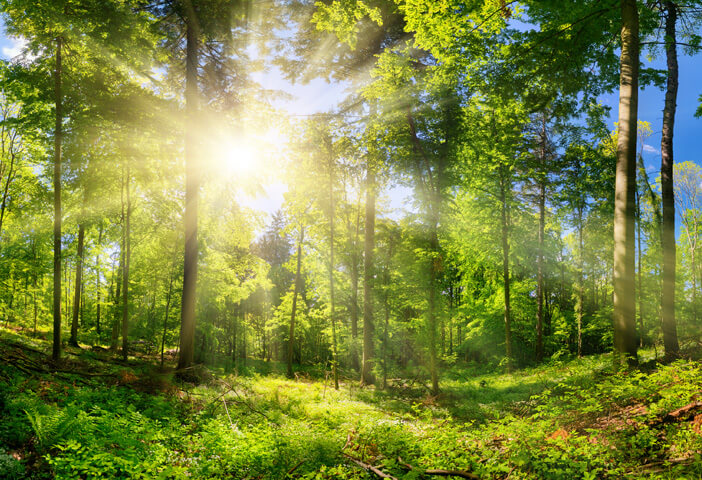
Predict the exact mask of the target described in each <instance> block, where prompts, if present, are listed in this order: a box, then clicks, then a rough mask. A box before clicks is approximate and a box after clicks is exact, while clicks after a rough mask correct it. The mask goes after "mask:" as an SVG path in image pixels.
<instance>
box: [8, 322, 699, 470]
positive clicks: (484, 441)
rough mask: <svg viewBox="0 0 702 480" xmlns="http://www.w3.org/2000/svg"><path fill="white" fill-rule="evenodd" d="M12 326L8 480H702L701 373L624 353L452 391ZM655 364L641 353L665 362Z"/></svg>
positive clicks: (471, 375)
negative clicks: (165, 359) (173, 353)
mask: <svg viewBox="0 0 702 480" xmlns="http://www.w3.org/2000/svg"><path fill="white" fill-rule="evenodd" d="M49 351H50V344H49V342H48V341H45V340H38V339H32V338H31V337H29V336H25V335H23V334H21V333H18V332H14V331H11V330H7V329H0V478H3V479H19V478H81V479H88V478H163V479H166V478H203V479H205V478H208V479H209V478H235V479H285V478H301V479H372V478H387V479H392V478H396V479H420V478H469V479H507V478H509V479H519V478H533V479H569V480H570V479H579V478H583V479H598V478H669V479H699V478H702V366H701V365H700V363H699V362H698V361H695V360H690V359H687V360H679V361H677V362H675V363H672V364H670V365H661V364H656V363H655V362H652V361H649V362H648V363H646V364H645V366H646V368H642V369H641V370H637V371H632V372H628V373H620V374H612V373H610V369H611V356H608V355H601V356H592V357H587V358H584V359H580V360H572V361H563V362H558V363H552V364H549V365H544V366H540V367H535V368H528V369H523V370H520V371H517V372H515V373H513V374H504V373H486V372H485V371H482V372H481V371H480V370H477V369H476V368H473V369H471V368H468V367H462V368H459V367H453V368H450V369H447V370H446V371H445V372H444V374H443V377H442V393H441V394H440V395H439V396H431V395H429V394H428V391H427V389H426V388H425V386H424V385H423V384H422V382H421V381H418V380H416V379H415V381H412V380H408V381H401V380H397V379H393V380H392V381H391V382H390V385H391V386H390V387H389V388H387V389H386V390H380V389H374V388H360V387H358V383H357V382H356V381H353V380H348V381H342V384H341V388H340V389H339V390H334V389H333V388H332V387H331V385H330V381H329V380H328V379H324V378H315V376H314V375H310V374H303V375H301V376H300V377H299V378H298V379H297V380H295V381H292V380H288V379H285V378H284V377H283V376H281V375H279V374H274V373H270V374H266V375H262V374H261V373H260V372H265V371H266V370H267V369H268V370H270V368H271V366H270V364H266V363H265V362H254V361H251V360H249V362H248V364H247V365H248V366H247V367H246V368H244V367H241V368H240V369H239V374H237V375H235V374H232V373H225V372H223V371H218V370H217V369H214V370H205V369H201V370H200V371H199V372H198V374H199V376H200V377H201V378H202V383H201V384H199V385H193V384H187V383H186V384H183V383H179V382H176V381H175V380H174V379H173V373H172V369H171V372H170V373H168V372H162V371H161V370H160V369H159V366H158V359H157V357H155V356H148V355H141V356H138V357H130V359H129V361H128V362H127V363H124V362H122V361H120V360H118V359H116V358H115V357H114V356H113V355H111V354H110V353H109V352H103V351H93V350H91V349H89V348H88V347H84V348H82V349H75V348H70V347H69V348H68V349H67V351H66V352H65V353H64V356H65V359H64V360H63V361H62V362H61V363H60V364H59V365H55V366H53V367H50V362H49V357H48V355H47V353H48V352H49ZM652 354H653V352H644V356H646V355H648V356H649V357H650V356H652Z"/></svg>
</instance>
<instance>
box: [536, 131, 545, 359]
mask: <svg viewBox="0 0 702 480" xmlns="http://www.w3.org/2000/svg"><path fill="white" fill-rule="evenodd" d="M544 130H545V128H544ZM544 134H545V132H544ZM544 143H545V140H544ZM545 155H546V152H545V147H544V148H542V161H543V162H545V161H546V159H545ZM545 226H546V178H545V177H544V178H541V180H540V182H539V238H538V242H539V246H538V255H537V257H536V298H537V302H538V307H537V312H536V361H537V362H541V361H542V360H543V358H544V230H545Z"/></svg>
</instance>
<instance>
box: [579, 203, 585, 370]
mask: <svg viewBox="0 0 702 480" xmlns="http://www.w3.org/2000/svg"><path fill="white" fill-rule="evenodd" d="M584 249H585V244H584V242H583V205H582V203H580V205H578V358H581V357H582V356H583V307H584V303H585V281H584V278H583V277H584V275H583V270H584V253H585V251H584Z"/></svg>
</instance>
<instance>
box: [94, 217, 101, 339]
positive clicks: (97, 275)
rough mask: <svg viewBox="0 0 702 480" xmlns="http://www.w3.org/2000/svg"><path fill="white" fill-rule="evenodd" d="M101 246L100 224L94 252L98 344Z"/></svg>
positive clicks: (99, 332)
mask: <svg viewBox="0 0 702 480" xmlns="http://www.w3.org/2000/svg"><path fill="white" fill-rule="evenodd" d="M101 244H102V223H101V224H100V229H99V230H98V241H97V245H96V247H97V252H95V328H96V329H97V336H98V343H100V336H101V335H100V334H101V333H102V332H101V331H100V245H101Z"/></svg>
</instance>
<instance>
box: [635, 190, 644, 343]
mask: <svg viewBox="0 0 702 480" xmlns="http://www.w3.org/2000/svg"><path fill="white" fill-rule="evenodd" d="M642 262H643V251H642V249H641V194H640V193H639V190H638V188H637V189H636V280H637V284H638V286H637V288H636V293H637V295H636V297H637V299H638V307H639V308H637V314H638V317H639V347H643V344H644V319H643V273H642V272H641V266H642Z"/></svg>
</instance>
